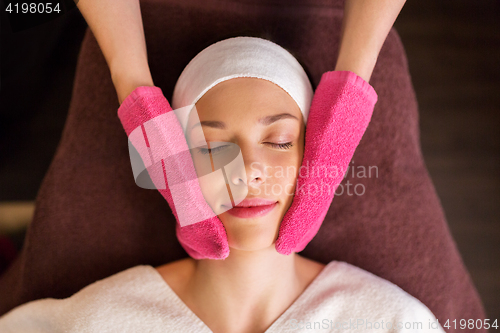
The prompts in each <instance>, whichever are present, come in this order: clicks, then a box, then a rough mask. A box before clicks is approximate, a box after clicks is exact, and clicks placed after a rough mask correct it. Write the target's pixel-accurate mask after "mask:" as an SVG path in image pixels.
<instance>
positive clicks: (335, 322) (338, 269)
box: [0, 261, 444, 333]
mask: <svg viewBox="0 0 500 333" xmlns="http://www.w3.org/2000/svg"><path fill="white" fill-rule="evenodd" d="M344 331H345V332H349V331H352V332H377V333H378V332H439V333H444V330H443V328H442V327H441V326H440V324H438V323H437V322H436V318H435V317H434V315H433V314H432V313H431V311H430V310H429V309H428V308H427V307H426V306H425V305H424V304H423V303H421V302H420V301H419V300H418V299H416V298H414V297H413V296H411V295H409V294H408V293H406V292H405V291H403V290H402V289H401V288H399V287H398V286H396V285H395V284H393V283H391V282H389V281H387V280H384V279H382V278H380V277H378V276H376V275H374V274H372V273H369V272H367V271H365V270H363V269H361V268H358V267H356V266H353V265H351V264H348V263H345V262H341V261H332V262H330V263H329V264H328V265H327V266H325V268H324V269H323V270H322V271H321V272H320V274H319V275H318V276H317V277H316V278H315V279H314V280H313V282H311V284H310V285H309V286H308V287H307V288H306V290H305V291H304V292H303V293H302V294H301V295H300V296H299V297H298V298H297V299H296V300H295V302H294V303H293V304H292V305H291V306H290V307H289V308H288V309H287V310H286V311H285V312H284V313H283V314H282V315H281V316H280V317H279V318H278V319H277V320H276V321H275V322H274V323H273V324H272V325H271V326H270V327H269V328H268V329H267V330H266V331H265V333H278V332H344ZM0 332H2V333H9V332H15V333H28V332H30V333H35V332H37V333H39V332H50V333H56V332H120V333H124V332H131V333H132V332H133V333H138V332H140V333H145V332H148V333H156V332H158V333H159V332H162V333H164V332H181V333H182V332H193V333H212V331H211V330H210V329H209V328H208V327H207V326H206V325H205V324H204V323H203V322H202V321H201V320H200V319H199V318H198V317H197V316H196V315H195V314H194V313H193V312H192V311H191V310H190V309H189V308H188V307H187V306H186V305H185V304H184V303H183V302H182V300H181V299H180V298H179V297H178V296H177V294H175V292H174V291H173V290H172V289H171V288H170V286H169V285H168V284H167V283H166V282H165V281H164V280H163V278H162V277H161V275H160V274H159V273H158V272H157V271H156V269H155V268H154V267H152V266H149V265H140V266H135V267H132V268H129V269H127V270H124V271H122V272H119V273H117V274H114V275H112V276H110V277H107V278H105V279H102V280H99V281H96V282H94V283H92V284H90V285H88V286H87V287H85V288H83V289H81V290H80V291H79V292H77V293H75V294H74V295H73V296H71V297H68V298H65V299H53V298H46V299H40V300H35V301H31V302H28V303H26V304H23V305H20V306H18V307H17V308H15V309H12V310H11V311H10V312H8V313H6V314H5V315H4V316H2V317H0Z"/></svg>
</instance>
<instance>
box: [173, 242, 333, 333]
mask: <svg viewBox="0 0 500 333" xmlns="http://www.w3.org/2000/svg"><path fill="white" fill-rule="evenodd" d="M191 267H192V269H191V272H190V273H189V274H188V275H187V276H189V278H188V279H186V282H185V287H184V288H182V290H183V298H184V299H183V301H184V302H185V303H186V305H187V306H188V307H189V308H190V309H191V310H192V311H193V312H194V313H195V314H196V315H197V316H198V317H200V319H201V320H202V321H203V322H205V323H206V324H207V326H209V327H210V328H211V329H212V330H213V331H214V332H226V331H227V332H264V331H265V329H267V328H268V327H269V326H270V325H271V324H272V323H273V322H274V321H275V320H276V319H277V318H279V316H280V315H281V314H282V313H283V312H284V311H285V310H286V309H287V308H288V307H289V306H290V305H291V304H292V303H293V302H294V301H295V300H296V298H297V297H298V296H299V295H300V294H302V292H303V291H304V290H305V288H306V287H307V286H308V285H309V283H310V282H311V281H312V280H314V278H315V277H316V276H317V275H318V274H319V272H320V271H321V270H322V268H323V267H324V265H322V264H320V263H317V262H314V261H311V260H309V259H306V258H303V257H301V256H299V255H297V254H292V255H289V256H285V255H281V254H279V253H278V252H276V250H275V249H274V246H272V247H269V248H267V249H263V250H259V251H241V250H237V249H231V252H230V254H229V256H228V257H227V258H226V259H225V260H196V261H195V260H191ZM181 298H182V297H181ZM242 328H245V329H243V330H242Z"/></svg>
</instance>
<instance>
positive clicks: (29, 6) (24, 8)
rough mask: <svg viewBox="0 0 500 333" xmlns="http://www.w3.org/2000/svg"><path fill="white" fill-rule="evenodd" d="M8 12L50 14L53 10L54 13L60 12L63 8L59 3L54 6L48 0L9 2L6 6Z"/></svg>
mask: <svg viewBox="0 0 500 333" xmlns="http://www.w3.org/2000/svg"><path fill="white" fill-rule="evenodd" d="M5 11H6V12H9V13H10V14H12V13H14V14H20V13H31V14H35V13H37V14H42V13H46V14H50V13H52V12H54V13H59V12H61V9H60V8H59V3H56V4H55V6H54V7H52V2H46V3H33V2H32V3H27V2H23V3H15V4H12V3H9V5H8V6H7V8H5Z"/></svg>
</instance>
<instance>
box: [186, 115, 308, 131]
mask: <svg viewBox="0 0 500 333" xmlns="http://www.w3.org/2000/svg"><path fill="white" fill-rule="evenodd" d="M282 119H295V120H297V121H298V120H299V118H297V117H295V116H294V115H292V114H290V113H287V112H283V113H279V114H274V115H271V116H266V117H262V118H260V119H259V120H258V122H259V123H260V124H262V125H265V126H268V125H271V124H272V123H274V122H276V121H278V120H282ZM196 126H207V127H212V128H218V129H226V124H225V123H224V122H222V121H215V120H203V121H200V122H199V123H196V124H194V125H193V126H192V127H191V130H192V129H193V128H195V127H196Z"/></svg>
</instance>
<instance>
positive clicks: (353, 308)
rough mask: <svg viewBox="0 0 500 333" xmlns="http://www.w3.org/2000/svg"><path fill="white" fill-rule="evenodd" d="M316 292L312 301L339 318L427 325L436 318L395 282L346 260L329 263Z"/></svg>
mask: <svg viewBox="0 0 500 333" xmlns="http://www.w3.org/2000/svg"><path fill="white" fill-rule="evenodd" d="M314 295H315V297H316V298H317V299H314V300H312V302H313V303H314V302H315V303H316V304H321V307H322V308H323V310H325V311H326V312H328V313H336V314H337V315H338V316H339V318H337V319H339V320H340V319H341V318H343V319H347V317H346V314H348V315H349V319H352V320H357V319H360V320H363V321H365V320H366V321H369V320H377V319H378V320H380V319H381V318H384V320H386V321H387V320H389V321H392V322H394V321H397V322H403V323H404V322H420V323H422V325H423V326H425V327H427V326H428V325H429V322H430V321H432V322H434V321H436V318H435V316H434V315H433V314H432V312H431V311H430V310H429V309H428V308H427V306H426V305H424V304H423V303H422V302H421V301H420V300H418V299H417V298H415V297H413V296H412V295H410V294H409V293H407V292H406V291H404V290H403V289H402V288H400V287H399V286H397V285H396V284H394V283H392V282H390V281H388V280H386V279H383V278H381V277H379V276H377V275H375V274H373V273H371V272H368V271H366V270H364V269H362V268H360V267H357V266H354V265H352V264H349V263H347V262H343V261H332V262H330V263H328V265H326V267H325V268H324V272H322V274H321V275H320V276H319V281H318V282H317V283H316V286H315V290H314ZM318 299H321V302H319V303H318ZM321 312H324V311H321ZM326 312H325V313H326ZM370 318H371V319H370ZM360 322H361V321H360ZM425 327H424V328H425ZM424 331H426V330H425V329H424ZM432 331H433V332H436V331H437V330H432Z"/></svg>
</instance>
